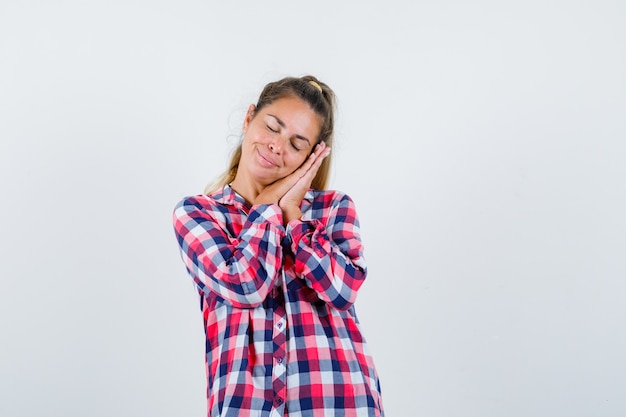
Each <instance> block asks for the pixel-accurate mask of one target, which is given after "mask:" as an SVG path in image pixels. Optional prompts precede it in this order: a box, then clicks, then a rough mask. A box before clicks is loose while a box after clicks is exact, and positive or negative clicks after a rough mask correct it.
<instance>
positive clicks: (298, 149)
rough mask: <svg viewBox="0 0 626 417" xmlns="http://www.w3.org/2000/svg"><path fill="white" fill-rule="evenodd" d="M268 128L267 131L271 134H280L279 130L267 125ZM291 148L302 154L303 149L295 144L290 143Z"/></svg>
mask: <svg viewBox="0 0 626 417" xmlns="http://www.w3.org/2000/svg"><path fill="white" fill-rule="evenodd" d="M265 126H267V130H269V131H270V132H274V133H278V130H275V129H272V127H271V126H270V125H265ZM290 144H291V147H292V148H294V149H295V150H296V151H298V152H300V151H301V150H302V149H300V148H298V147H297V146H296V145H294V144H293V142H290Z"/></svg>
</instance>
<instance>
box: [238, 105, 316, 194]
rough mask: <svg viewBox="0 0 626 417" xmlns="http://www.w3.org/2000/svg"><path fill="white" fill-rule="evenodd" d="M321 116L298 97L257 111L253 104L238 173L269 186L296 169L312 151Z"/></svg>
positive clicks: (246, 127)
mask: <svg viewBox="0 0 626 417" xmlns="http://www.w3.org/2000/svg"><path fill="white" fill-rule="evenodd" d="M320 129H321V120H320V117H319V116H318V115H317V114H316V113H315V112H314V111H313V110H312V109H311V108H310V107H309V105H308V104H307V103H306V102H305V101H303V100H301V99H299V98H296V97H285V98H281V99H278V100H276V101H274V102H273V103H272V104H269V105H267V106H265V107H263V108H262V109H261V110H259V111H256V109H255V108H254V106H253V105H252V106H250V108H249V109H248V113H247V115H246V118H245V120H244V126H243V130H244V138H243V144H242V148H241V160H240V161H239V168H238V173H239V172H241V173H242V174H244V175H246V177H247V178H248V180H251V181H254V182H255V183H257V184H258V185H261V186H266V185H269V184H271V183H272V182H274V181H276V180H278V179H280V178H283V177H286V176H287V175H289V174H291V173H292V172H294V171H295V170H296V169H297V168H298V167H299V166H300V165H302V163H303V162H304V161H305V159H306V158H307V157H308V156H309V155H310V154H311V152H312V150H313V147H314V146H315V144H316V141H317V137H318V136H319V133H320Z"/></svg>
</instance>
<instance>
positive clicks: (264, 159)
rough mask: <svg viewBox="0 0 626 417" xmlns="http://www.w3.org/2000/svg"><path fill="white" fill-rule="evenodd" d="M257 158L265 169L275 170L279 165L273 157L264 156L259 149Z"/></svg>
mask: <svg viewBox="0 0 626 417" xmlns="http://www.w3.org/2000/svg"><path fill="white" fill-rule="evenodd" d="M257 156H258V159H259V162H260V163H261V165H263V166H265V167H268V168H274V167H277V166H278V164H277V163H276V162H274V161H273V159H272V158H271V157H269V156H265V155H263V153H261V151H260V150H259V149H257Z"/></svg>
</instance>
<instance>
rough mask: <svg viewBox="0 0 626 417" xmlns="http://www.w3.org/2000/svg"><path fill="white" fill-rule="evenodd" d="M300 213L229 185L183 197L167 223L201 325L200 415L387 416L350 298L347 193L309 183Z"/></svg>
mask: <svg viewBox="0 0 626 417" xmlns="http://www.w3.org/2000/svg"><path fill="white" fill-rule="evenodd" d="M301 208H302V213H303V216H302V218H301V220H294V221H291V222H290V223H289V224H288V225H287V227H284V226H283V223H282V212H281V210H280V208H279V207H278V206H276V205H273V204H261V205H256V206H249V205H248V204H247V203H246V202H245V200H244V199H243V198H242V197H241V196H239V195H238V194H236V193H235V192H234V190H233V189H232V188H231V187H229V186H225V187H224V188H223V189H221V190H219V191H218V192H215V193H213V194H212V195H210V196H204V195H200V196H194V197H187V198H185V199H183V200H182V201H181V202H180V203H179V204H178V205H177V206H176V209H175V210H174V229H175V232H176V237H177V239H178V243H179V245H180V252H181V256H182V259H183V262H184V263H185V266H186V267H187V271H188V272H189V274H190V275H191V277H192V278H193V280H194V281H195V283H196V285H197V288H198V291H199V294H200V304H201V309H202V312H203V315H204V325H205V330H206V367H207V379H208V384H207V386H208V388H207V398H208V415H209V416H211V417H215V416H233V417H234V416H237V417H248V416H251V417H252V416H254V417H256V416H258V417H265V416H292V417H318V416H327V417H339V416H342V417H366V416H367V417H369V416H383V415H384V413H383V409H382V403H381V398H380V385H379V381H378V376H377V374H376V370H375V368H374V363H373V361H372V358H371V356H370V355H369V354H368V352H367V346H366V344H365V340H364V338H363V336H362V335H361V331H360V329H359V323H358V320H357V317H356V314H355V309H354V306H353V303H354V300H355V298H356V295H357V290H358V289H359V287H360V286H361V284H362V283H363V280H364V279H365V276H366V268H365V262H364V260H363V256H362V252H363V248H362V245H361V241H360V237H359V223H358V219H357V216H356V211H355V209H354V204H353V202H352V200H350V198H349V197H348V196H346V195H344V194H341V193H338V192H336V191H314V190H310V191H309V192H308V193H307V194H306V195H305V198H304V199H303V201H302V205H301Z"/></svg>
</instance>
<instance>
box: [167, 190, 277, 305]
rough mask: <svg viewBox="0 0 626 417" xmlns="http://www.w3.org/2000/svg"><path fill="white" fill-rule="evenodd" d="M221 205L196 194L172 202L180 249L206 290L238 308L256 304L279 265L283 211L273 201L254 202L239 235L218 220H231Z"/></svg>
mask: <svg viewBox="0 0 626 417" xmlns="http://www.w3.org/2000/svg"><path fill="white" fill-rule="evenodd" d="M221 209H223V207H218V206H216V207H213V206H211V205H207V204H206V203H205V204H202V203H201V202H200V201H199V200H198V198H194V197H189V198H186V199H184V200H182V201H181V202H180V203H179V204H178V205H177V206H176V208H175V209H174V231H175V233H176V238H177V240H178V244H179V247H180V254H181V257H182V259H183V262H184V263H185V266H186V267H187V271H188V272H189V274H190V275H191V276H192V278H193V279H194V281H195V282H196V284H197V285H198V287H199V288H200V289H201V290H203V291H204V292H205V293H206V292H208V291H210V292H211V293H213V294H215V295H217V296H219V297H221V298H223V299H224V300H225V301H226V302H228V303H230V304H231V305H233V306H234V307H237V308H254V307H256V306H258V305H259V304H261V303H262V302H263V300H264V299H265V298H266V296H267V294H268V293H269V291H270V289H271V288H272V285H273V284H274V280H275V279H276V278H277V276H278V273H279V271H280V268H281V266H282V248H281V246H280V241H281V239H282V237H283V236H284V235H285V231H284V227H283V225H282V212H281V210H280V208H279V207H278V206H276V205H273V204H260V205H256V206H253V207H252V208H251V209H250V212H249V214H248V217H247V218H246V219H245V221H244V223H243V226H242V228H241V232H240V233H239V235H238V236H236V237H232V236H231V235H230V234H229V233H227V231H225V230H224V229H223V228H222V227H221V226H220V223H222V224H227V223H228V222H229V221H230V220H229V219H228V213H226V214H225V213H224V211H223V210H221ZM218 218H221V219H222V221H218V220H217V219H218Z"/></svg>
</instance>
